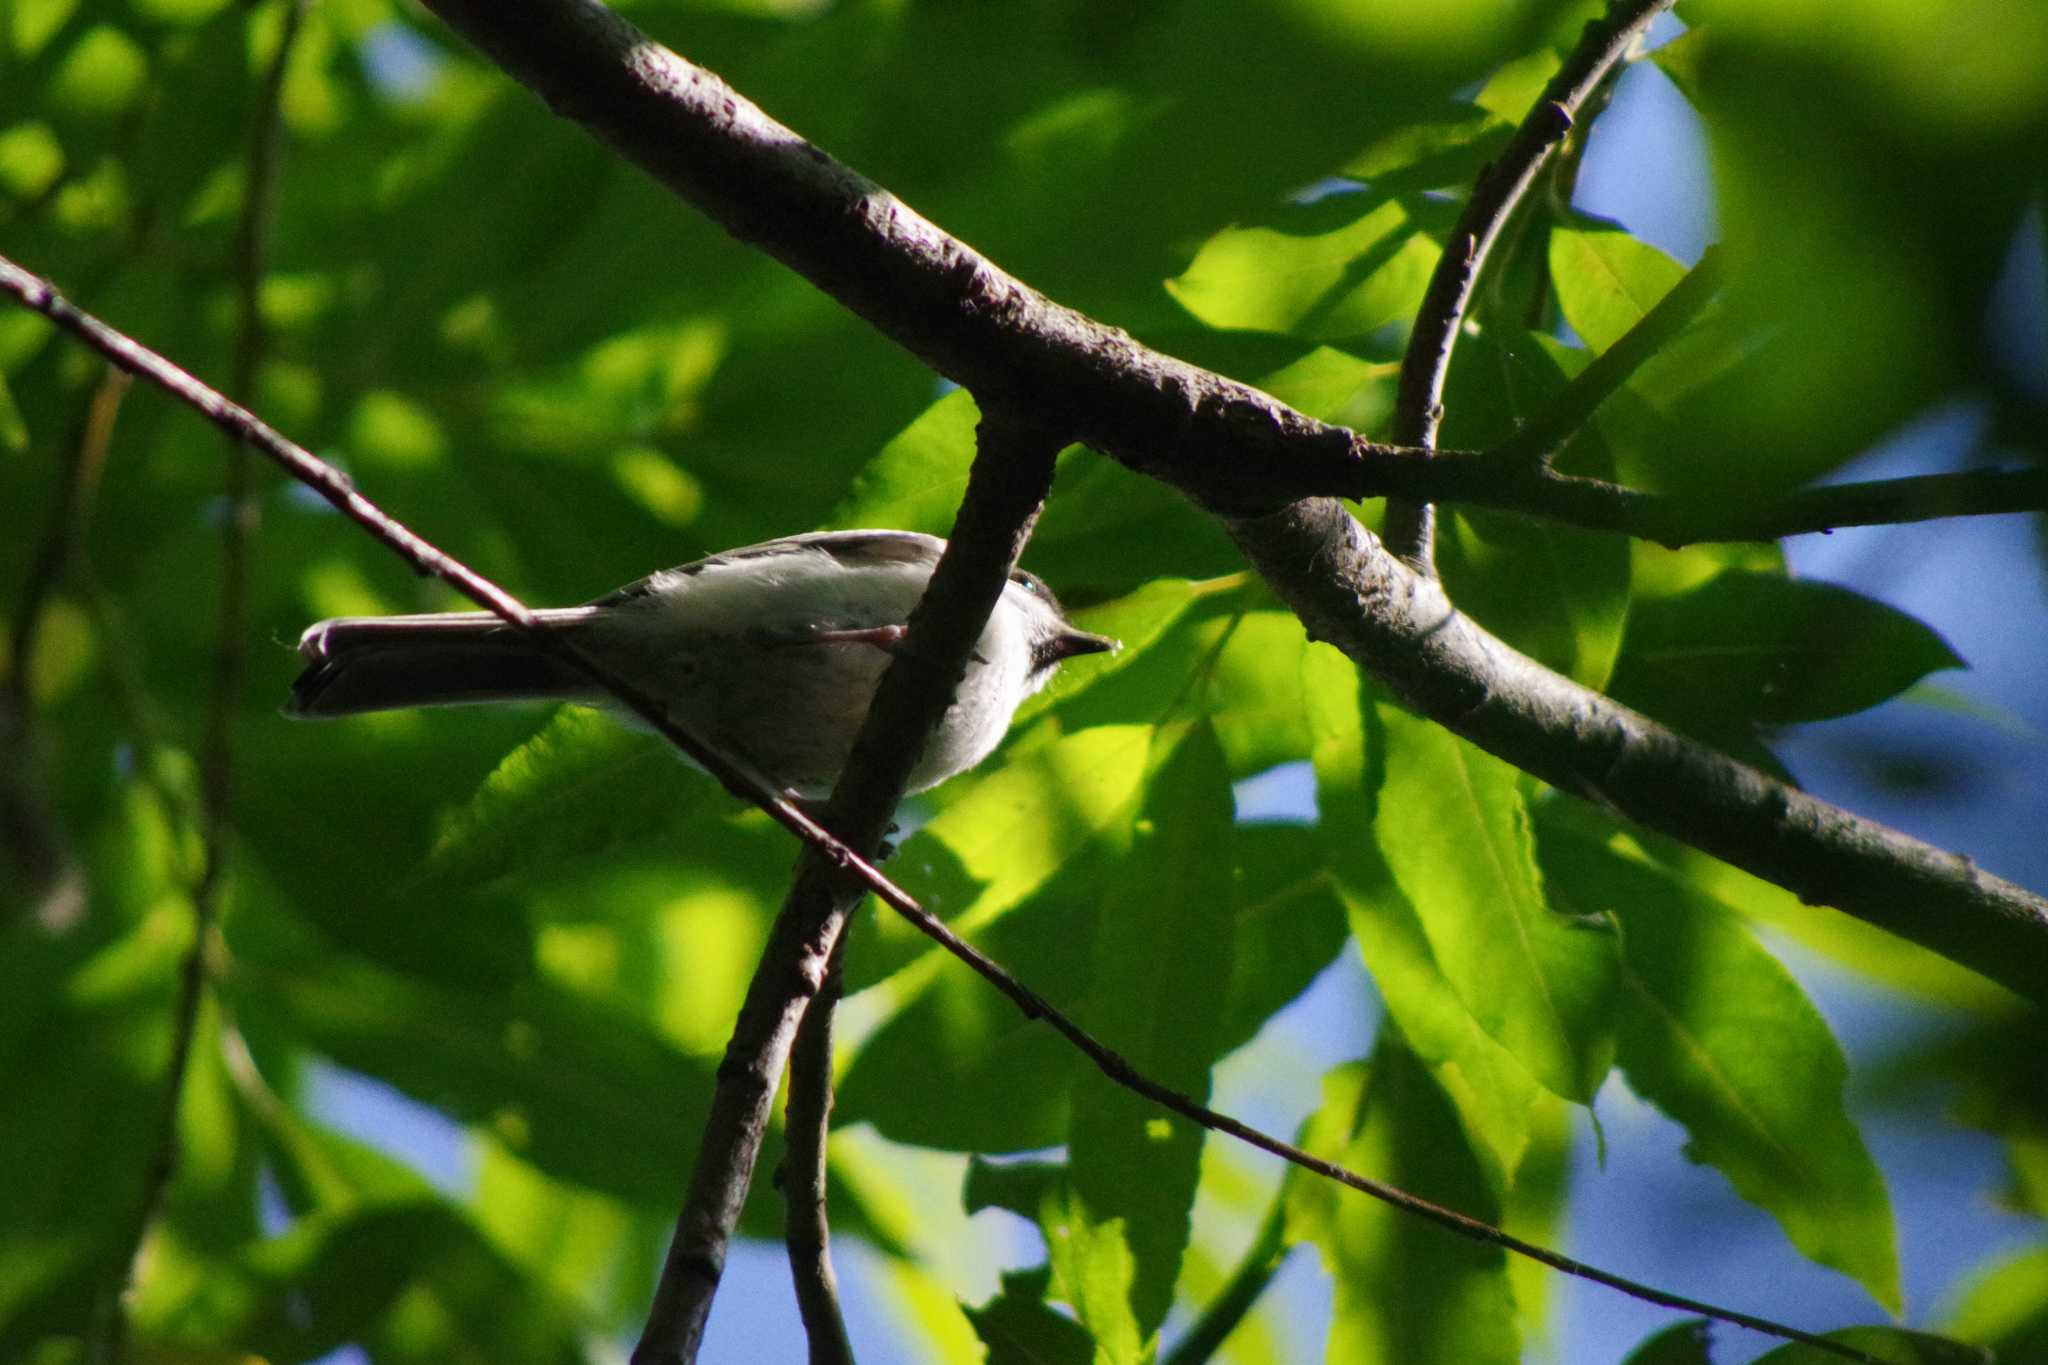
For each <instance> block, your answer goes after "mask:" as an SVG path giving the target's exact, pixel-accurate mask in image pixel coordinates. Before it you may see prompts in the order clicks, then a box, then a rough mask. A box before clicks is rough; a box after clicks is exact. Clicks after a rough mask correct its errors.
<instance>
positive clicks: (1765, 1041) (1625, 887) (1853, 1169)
mask: <svg viewBox="0 0 2048 1365" xmlns="http://www.w3.org/2000/svg"><path fill="white" fill-rule="evenodd" d="M1543 865H1544V869H1545V871H1546V872H1547V873H1548V874H1549V876H1550V878H1551V884H1552V886H1553V888H1554V890H1555V892H1556V894H1557V895H1558V896H1559V897H1560V898H1561V899H1562V900H1563V901H1564V902H1565V903H1566V904H1568V905H1570V906H1572V907H1573V908H1574V909H1576V910H1579V911H1581V912H1583V913H1589V914H1604V915H1612V916H1614V918H1615V919H1616V920H1617V921H1618V922H1619V923H1620V925H1621V930H1622V932H1621V942H1622V961H1623V969H1622V1002H1623V1008H1622V1013H1621V1028H1620V1048H1619V1054H1618V1060H1619V1061H1620V1064H1621V1067H1622V1070H1623V1072H1624V1073H1625V1074H1626V1075H1627V1076H1628V1080H1629V1084H1630V1085H1631V1086H1632V1087H1633V1088H1634V1089H1635V1091H1636V1092H1637V1093H1638V1094H1640V1095H1642V1096H1643V1097H1644V1098H1645V1099H1647V1100H1649V1101H1650V1102H1651V1103H1652V1104H1655V1105H1656V1106H1657V1107H1658V1108H1660V1109H1662V1110H1663V1111H1664V1112H1665V1113H1667V1114H1669V1115H1670V1116H1671V1117H1672V1118H1674V1119H1676V1120H1678V1122H1679V1123H1681V1124H1683V1125H1684V1126H1685V1129H1686V1131H1687V1133H1688V1135H1689V1136H1690V1139H1691V1140H1690V1142H1689V1143H1688V1144H1687V1147H1686V1152H1687V1155H1689V1156H1690V1157H1692V1159H1693V1160H1695V1161H1700V1162H1704V1163H1707V1164H1709V1165H1712V1166H1713V1167H1714V1168H1715V1169H1717V1170H1719V1171H1720V1172H1721V1173H1722V1174H1723V1175H1725V1176H1727V1177H1728V1180H1729V1183H1730V1184H1732V1185H1734V1186H1735V1189H1736V1191H1737V1192H1738V1193H1740V1194H1741V1195H1742V1196H1743V1198H1745V1199H1748V1200H1749V1201H1750V1202H1751V1203H1754V1204H1756V1205H1758V1206H1759V1207H1761V1208H1763V1209H1765V1210H1766V1211H1768V1212H1769V1213H1770V1214H1771V1215H1772V1216H1773V1217H1775V1218H1776V1219H1777V1220H1778V1222H1779V1224H1780V1225H1781V1226H1783V1228H1784V1229H1785V1235H1786V1236H1787V1237H1788V1238H1790V1239H1791V1241H1792V1244H1793V1245H1794V1246H1796V1247H1798V1248H1799V1250H1800V1251H1801V1252H1803V1253H1805V1254H1806V1255H1807V1256H1810V1257H1812V1258H1813V1259H1814V1260H1816V1261H1819V1262H1820V1263H1821V1264H1823V1265H1828V1266H1832V1267H1834V1268H1835V1269H1837V1270H1840V1271H1842V1272H1843V1273H1844V1274H1847V1275H1850V1276H1853V1277H1854V1278H1855V1279H1856V1280H1857V1282H1858V1283H1860V1284H1862V1285H1863V1287H1864V1288H1866V1289H1868V1290H1869V1291H1870V1293H1871V1295H1872V1296H1873V1297H1874V1298H1876V1299H1877V1300H1878V1302H1880V1303H1882V1304H1884V1305H1885V1306H1886V1307H1888V1308H1890V1309H1892V1310H1893V1311H1897V1310H1898V1307H1899V1293H1900V1291H1899V1266H1898V1257H1897V1254H1896V1252H1895V1251H1894V1250H1893V1233H1892V1215H1891V1203H1890V1201H1889V1199H1888V1198H1887V1197H1886V1194H1885V1186H1884V1178H1883V1176H1882V1175H1880V1174H1879V1172H1878V1169H1877V1165H1876V1163H1875V1162H1873V1161H1872V1160H1871V1159H1870V1153H1869V1152H1868V1151H1867V1150H1866V1149H1865V1147H1864V1145H1863V1139H1862V1137H1861V1135H1860V1134H1858V1132H1857V1131H1856V1126H1855V1124H1854V1123H1853V1122H1851V1121H1850V1119H1849V1116H1848V1113H1847V1111H1846V1109H1845V1108H1844V1102H1843V1087H1844V1083H1845V1082H1846V1080H1847V1077H1848V1064H1847V1063H1846V1062H1845V1061H1844V1060H1843V1058H1842V1052H1841V1049H1840V1047H1839V1046H1838V1045H1837V1044H1836V1043H1835V1039H1834V1036H1833V1034H1831V1033H1830V1032H1829V1031H1828V1027H1827V1024H1826V1023H1825V1022H1824V1021H1823V1020H1822V1019H1821V1017H1820V1014H1819V1012H1818V1011H1816V1010H1815V1009H1814V1007H1813V1005H1812V1004H1811V1003H1810V1002H1809V1001H1808V1000H1807V998H1806V995H1805V992H1803V991H1802V990H1801V989H1800V988H1799V984H1798V982H1796V981H1794V980H1793V978H1792V976H1791V974H1790V973H1789V972H1787V971H1786V970H1785V969H1784V968H1783V967H1781V966H1779V965H1778V962H1777V960H1776V959H1775V958H1773V957H1772V956H1771V955H1770V954H1769V953H1768V952H1766V951H1764V949H1763V948H1762V947H1760V946H1759V945H1758V944H1757V943H1756V941H1755V940H1754V939H1753V938H1752V937H1751V936H1750V933H1749V930H1748V929H1747V928H1746V927H1744V926H1743V924H1742V923H1741V921H1739V920H1737V919H1735V918H1734V917H1733V916H1731V915H1729V914H1728V913H1727V912H1726V911H1725V910H1722V909H1721V908H1720V907H1719V906H1716V905H1714V904H1712V903H1711V902H1709V901H1707V900H1706V899H1705V898H1704V897H1701V896H1698V895H1696V894H1693V893H1690V892H1689V891H1688V890H1686V889H1685V888H1684V887H1683V886H1682V885H1681V884H1679V883H1678V882H1676V881H1675V880H1673V879H1671V878H1670V877H1668V876H1665V875H1663V874H1662V873H1661V872H1660V871H1659V870H1657V869H1655V868H1653V867H1651V866H1650V865H1648V864H1646V863H1643V862H1638V861H1634V860H1631V859H1627V858H1624V857H1622V856H1620V855H1617V854H1615V853H1612V852H1610V851H1608V850H1605V849H1601V848H1598V847H1595V846H1593V845H1591V844H1588V843H1585V842H1582V841H1580V840H1577V839H1571V838H1566V837H1552V836H1550V835H1549V834H1548V833H1546V836H1545V838H1544V840H1543Z"/></svg>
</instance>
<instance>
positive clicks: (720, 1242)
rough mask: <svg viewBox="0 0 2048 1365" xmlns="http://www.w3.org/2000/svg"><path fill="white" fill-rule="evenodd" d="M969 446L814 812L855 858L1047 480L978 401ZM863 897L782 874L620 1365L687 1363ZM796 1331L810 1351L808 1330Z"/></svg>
mask: <svg viewBox="0 0 2048 1365" xmlns="http://www.w3.org/2000/svg"><path fill="white" fill-rule="evenodd" d="M978 443H979V448H978V449H977V451H976V453H975V459H974V466H973V468H972V469H971V470H970V471H969V473H968V479H967V493H966V496H965V497H964V498H963V499H962V501H961V504H960V512H959V515H958V516H957V518H956V519H955V521H954V523H953V532H952V535H951V536H949V537H948V539H947V541H946V549H945V553H944V554H942V555H941V556H940V557H939V563H938V566H937V567H936V568H935V569H933V571H932V578H931V583H930V585H929V587H927V589H926V590H925V595H924V597H923V599H922V600H921V601H919V603H918V605H917V610H916V611H914V612H913V613H912V614H911V618H910V622H909V630H908V633H907V634H906V635H905V637H904V640H903V643H902V645H901V646H900V647H898V649H897V650H896V652H895V656H894V658H893V659H892V660H891V661H890V664H889V667H888V670H887V671H886V672H885V673H884V674H883V675H882V680H881V682H880V684H879V685H878V686H877V687H876V690H875V700H874V704H873V705H872V707H870V709H869V711H868V717H867V720H866V721H865V723H863V725H862V726H861V731H860V735H859V736H858V737H857V738H856V739H855V741H854V745H853V752H852V755H851V757H849V759H848V760H847V766H846V772H845V774H844V775H843V776H842V777H841V778H840V780H839V785H838V787H837V789H836V790H835V791H834V792H833V794H832V800H831V802H830V804H829V805H828V807H827V810H826V816H825V819H826V822H827V823H828V824H829V825H830V826H831V828H832V829H833V830H834V831H835V832H837V833H838V835H839V836H840V837H841V838H843V839H844V840H845V842H846V845H847V846H849V847H851V848H853V849H856V850H859V852H860V854H861V855H862V856H863V857H872V856H873V851H874V850H875V849H876V848H877V847H878V846H879V845H880V843H881V840H882V836H883V834H884V832H885V830H886V829H887V826H888V823H889V819H890V817H891V816H892V815H893V814H894V812H895V809H896V803H897V802H898V801H900V800H901V799H902V796H903V789H904V787H905V785H906V784H907V783H908V782H909V779H910V773H911V769H912V768H913V767H915V766H916V764H917V760H918V756H919V755H920V754H922V753H923V752H924V745H925V741H926V739H927V738H928V737H929V736H930V735H931V733H932V730H933V729H934V728H936V726H937V725H938V723H939V720H940V719H941V718H942V717H943V716H944V714H945V712H946V709H947V708H948V707H949V706H951V705H952V702H953V696H954V692H955V689H957V688H958V687H959V685H960V679H961V678H962V677H963V676H965V674H966V671H967V662H968V656H969V654H970V653H971V652H972V651H973V648H974V644H975V641H976V640H978V639H979V638H980V636H981V632H982V629H983V627H984V626H985V625H986V624H987V622H988V619H989V615H990V613H991V612H993V611H994V610H995V607H996V603H997V601H998V600H999V599H1000V598H1001V596H1002V592H1003V588H1004V586H1005V585H1006V584H1007V583H1008V582H1009V578H1010V571H1011V570H1012V569H1013V568H1015V567H1016V563H1017V556H1018V555H1019V554H1020V553H1021V552H1022V550H1023V548H1024V542H1025V540H1026V539H1027V538H1028V537H1029V536H1030V534H1031V527H1032V525H1033V523H1035V522H1036V521H1037V519H1038V510H1039V508H1040V507H1041V506H1042V505H1043V503H1044V501H1045V495H1046V491H1047V489H1048V488H1050V487H1051V484H1052V468H1053V457H1054V456H1055V455H1057V454H1058V453H1059V448H1060V443H1059V441H1058V440H1057V439H1055V438H1053V437H1050V436H1048V435H1047V434H1046V433H1045V432H1044V431H1043V430H1041V429H1040V428H1039V427H1037V426H1036V424H1035V423H1032V422H1031V421H1029V420H1028V419H1024V418H1020V417H1018V416H1017V415H1015V414H1012V413H1009V412H1007V411H1004V410H1002V409H999V408H991V407H988V406H985V407H984V409H983V415H982V422H981V429H980V433H979V437H978ZM862 866H866V864H865V863H863V864H862ZM884 885H885V886H886V888H887V889H886V890H884V891H883V892H882V894H883V899H885V900H886V901H888V903H889V904H890V905H891V906H893V907H895V908H896V909H897V910H899V911H902V910H905V909H906V908H907V909H910V910H916V909H917V903H916V902H915V901H913V900H911V899H910V897H909V896H907V895H905V894H904V893H903V892H902V891H900V890H898V889H897V888H896V887H894V886H893V885H887V884H886V883H885V884H884ZM878 889H880V888H878ZM863 894H865V888H864V887H862V886H860V885H858V884H856V883H853V882H851V881H849V879H848V878H846V877H845V876H844V875H843V874H842V872H841V871H840V870H839V869H838V868H836V867H834V866H833V865H832V863H831V862H829V861H828V860H826V859H823V858H820V857H817V856H809V857H806V858H805V860H804V862H803V865H802V866H801V868H800V869H799V870H798V873H797V878H796V882H795V884H794V885H793V886H792V887H791V889H790V893H789V896H788V897H787V899H785V900H784V902H783V907H782V911H781V913H780V914H779V915H778V916H777V918H776V921H775V929H774V932H773V933H772V935H771V936H770V938H769V942H768V947H767V948H766V949H765V950H764V951H763V952H762V954H761V962H760V965H759V966H758V967H756V968H755V972H754V979H753V981H752V982H751V983H749V985H748V987H747V998H746V1002H745V1004H744V1005H742V1006H741V1009H740V1017H739V1019H738V1021H737V1022H736V1023H735V1025H734V1027H733V1035H732V1040H731V1042H730V1043H728V1044H727V1046H726V1052H725V1060H724V1061H723V1062H722V1063H721V1064H720V1065H719V1068H718V1083H717V1086H716V1087H715V1089H714V1090H713V1092H712V1098H711V1113H710V1116H709V1118H708V1119H707V1120H706V1122H705V1126H704V1136H703V1139H702V1142H701V1143H700V1145H699V1149H698V1156H697V1166H696V1169H695V1170H694V1171H693V1172H692V1174H691V1176H690V1188H689V1191H688V1193H687V1194H686V1195H685V1196H684V1199H683V1207H682V1212H681V1213H680V1214H679V1215H678V1216H677V1219H676V1233H675V1238H674V1240H673V1241H672V1242H671V1243H670V1244H669V1252H668V1258H667V1261H666V1263H665V1264H664V1265H663V1266H662V1272H661V1280H660V1282H659V1283H658V1284H657V1285H656V1287H655V1293H654V1306H653V1308H652V1310H651V1311H650V1313H649V1315H648V1320H647V1326H646V1329H645V1330H644V1331H643V1332H642V1334H641V1337H640V1344H639V1345H638V1346H637V1347H636V1348H635V1349H634V1351H633V1362H634V1365H682V1363H683V1362H687V1361H692V1360H695V1359H696V1356H697V1349H698V1346H699V1345H700V1344H701V1342H702V1340H703V1335H704V1325H705V1322H706V1320H707V1319H708V1318H709V1316H710V1312H711V1300H712V1296H713V1295H714V1294H715V1293H716V1292H717V1289H718V1281H719V1278H720V1277H721V1276H722V1275H723V1274H724V1271H725V1257H726V1249H727V1247H728V1246H729V1244H730V1243H731V1240H732V1233H733V1229H734V1228H735V1227H737V1226H738V1224H739V1218H740V1213H741V1211H742V1209H744V1207H745V1206H746V1197H747V1188H748V1185H749V1184H750V1183H751V1181H752V1178H753V1171H754V1163H755V1161H756V1159H757V1158H758V1157H759V1155H760V1149H761V1139H762V1136H763V1135H764V1134H765V1133H766V1131H767V1127H768V1113H769V1106H770V1103H771V1102H772V1101H773V1099H774V1096H775V1081H776V1078H777V1077H779V1076H780V1075H781V1074H782V1069H783V1065H784V1063H785V1061H786V1060H787V1059H788V1056H789V1051H790V1046H791V1041H792V1038H793V1036H794V1035H795V1033H796V1030H797V1026H798V1024H799V1023H800V1022H801V1021H802V1019H803V1018H804V1016H805V1013H806V1010H807V1007H808V1006H809V1004H810V1003H811V1002H812V1000H813V999H814V998H815V997H816V996H817V994H818V992H819V991H820V990H821V989H822V987H823V984H824V981H825V977H826V964H827V963H828V961H829V960H830V959H831V957H832V956H833V953H834V951H835V948H836V945H837V943H838V941H839V936H840V935H841V933H842V932H844V928H845V923H846V917H847V915H848V914H850V913H851V912H852V910H853V907H854V906H855V905H856V904H857V903H858V902H859V900H860V898H861V896H862V895H863ZM919 913H922V912H921V911H920V912H919ZM812 1340H813V1345H814V1346H815V1345H816V1343H817V1340H818V1339H817V1338H816V1337H815V1336H814V1337H813V1339H812Z"/></svg>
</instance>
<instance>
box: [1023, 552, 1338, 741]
mask: <svg viewBox="0 0 2048 1365" xmlns="http://www.w3.org/2000/svg"><path fill="white" fill-rule="evenodd" d="M1269 601H1270V599H1269V598H1267V597H1266V596H1265V594H1264V593H1263V591H1261V590H1259V589H1258V588H1256V587H1254V586H1251V585H1247V584H1245V583H1244V582H1243V581H1242V580H1232V581H1229V582H1219V583H1217V584H1215V585H1214V588H1213V591H1212V592H1210V593H1204V594H1203V595H1202V596H1201V599H1200V600H1199V601H1197V602H1195V603H1193V604H1192V605H1191V606H1190V608H1189V609H1188V610H1186V611H1184V612H1183V613H1181V614H1180V615H1179V616H1178V617H1177V618H1175V620H1174V621H1173V623H1172V625H1171V626H1169V627H1168V628H1167V630H1166V631H1165V632H1164V633H1163V634H1162V635H1161V636H1160V637H1159V638H1158V639H1157V640H1156V641H1155V642H1154V643H1153V644H1152V645H1151V646H1150V647H1149V648H1148V650H1147V651H1146V653H1145V656H1144V657H1143V658H1141V659H1138V660H1135V661H1133V663H1132V665H1131V666H1130V667H1128V668H1124V669H1121V670H1119V671H1117V672H1116V673H1114V674H1112V675H1108V676H1105V677H1104V678H1103V679H1102V680H1101V681H1100V682H1098V683H1097V684H1095V685H1094V686H1093V687H1091V688H1090V689H1089V690H1088V691H1087V693H1086V694H1085V695H1083V696H1081V697H1079V698H1077V699H1076V701H1075V702H1074V703H1073V704H1071V705H1068V706H1062V707H1060V708H1059V709H1058V711H1057V712H1056V714H1057V716H1058V718H1059V719H1060V720H1061V721H1062V722H1063V723H1064V724H1065V725H1066V726H1068V727H1069V728H1072V729H1080V728H1083V727H1086V726H1095V725H1104V724H1115V723H1119V722H1128V721H1129V720H1130V718H1131V717H1133V716H1142V717H1148V718H1154V719H1156V721H1157V723H1159V724H1162V725H1164V724H1172V723H1174V722H1176V721H1185V720H1189V719H1192V718H1195V717H1198V716H1206V717H1208V719H1209V722H1210V724H1212V725H1213V726H1214V727H1215V729H1216V737H1217V739H1218V741H1219V742H1220V743H1221V744H1222V745H1223V753H1224V759H1225V761H1226V762H1227V763H1228V764H1229V767H1230V773H1231V776H1232V777H1233V778H1238V777H1249V776H1251V775H1253V774H1254V773H1260V772H1264V771H1265V770H1266V769H1268V768H1271V767H1274V766H1275V765H1277V764H1280V763H1286V762H1290V761H1293V760H1297V759H1299V758H1300V757H1301V756H1302V755H1303V754H1304V753H1306V752H1307V750H1308V734H1307V730H1306V728H1305V727H1304V726H1303V724H1302V703H1301V681H1300V672H1301V659H1302V656H1303V653H1304V651H1305V650H1306V649H1307V648H1308V638H1307V636H1306V635H1305V634H1304V633H1303V631H1302V628H1301V622H1300V621H1299V620H1297V619H1296V618H1295V617H1294V616H1293V615H1292V614H1291V613H1289V612H1283V611H1274V610H1271V609H1270V608H1269V607H1267V605H1266V604H1267V603H1268V602H1269Z"/></svg>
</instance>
